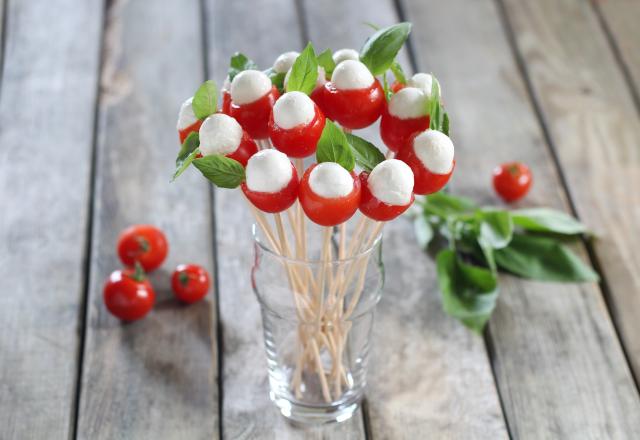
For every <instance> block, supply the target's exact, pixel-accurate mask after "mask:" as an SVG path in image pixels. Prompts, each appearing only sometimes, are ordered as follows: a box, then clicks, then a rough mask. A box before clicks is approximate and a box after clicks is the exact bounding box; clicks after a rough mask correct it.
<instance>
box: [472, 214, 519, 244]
mask: <svg viewBox="0 0 640 440" xmlns="http://www.w3.org/2000/svg"><path fill="white" fill-rule="evenodd" d="M478 216H479V220H480V228H479V229H480V230H479V233H480V237H482V239H483V240H484V241H485V242H486V243H487V244H488V245H489V246H491V247H492V248H493V249H502V248H503V247H506V246H507V245H508V244H509V242H510V241H511V237H512V236H513V220H512V219H511V215H510V214H509V212H507V211H498V210H495V211H494V210H491V211H482V212H480V213H479V214H478Z"/></svg>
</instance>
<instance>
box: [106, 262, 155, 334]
mask: <svg viewBox="0 0 640 440" xmlns="http://www.w3.org/2000/svg"><path fill="white" fill-rule="evenodd" d="M102 296H103V299H104V304H105V306H107V309H108V310H109V312H111V314H112V315H114V316H115V317H117V318H120V319H122V320H123V321H135V320H136V319H140V318H142V317H144V316H145V315H146V314H147V313H149V311H150V310H151V309H152V308H153V303H154V302H155V299H156V295H155V292H154V291H153V287H152V286H151V283H150V282H149V280H147V279H146V278H145V276H144V273H143V272H142V271H134V270H133V269H125V270H116V271H115V272H113V273H111V275H109V278H108V279H107V281H106V283H105V284H104V289H103V291H102Z"/></svg>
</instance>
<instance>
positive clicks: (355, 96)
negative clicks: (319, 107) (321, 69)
mask: <svg viewBox="0 0 640 440" xmlns="http://www.w3.org/2000/svg"><path fill="white" fill-rule="evenodd" d="M323 101H324V107H325V110H326V112H325V113H326V115H327V117H328V118H329V119H331V120H333V121H337V122H339V123H340V125H342V126H343V127H345V128H348V129H350V130H355V129H358V128H365V127H368V126H369V125H371V124H373V123H374V122H375V121H376V119H378V118H379V117H380V113H381V112H382V106H383V105H384V102H385V98H384V91H383V90H382V87H381V86H380V83H379V82H378V80H377V79H376V80H375V81H374V82H373V84H372V85H371V87H369V88H368V89H355V90H341V89H337V88H336V87H335V86H334V85H333V84H332V83H331V82H327V83H326V84H325V85H324V97H323Z"/></svg>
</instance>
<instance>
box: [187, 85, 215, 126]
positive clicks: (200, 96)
mask: <svg viewBox="0 0 640 440" xmlns="http://www.w3.org/2000/svg"><path fill="white" fill-rule="evenodd" d="M191 105H192V106H193V113H194V114H195V115H196V118H198V119H200V120H202V119H205V118H206V117H207V116H210V115H212V114H214V113H215V112H216V111H217V110H218V87H216V83H215V82H214V81H212V80H208V81H205V82H204V84H202V85H201V86H200V87H199V88H198V90H196V93H195V94H194V95H193V102H192V103H191Z"/></svg>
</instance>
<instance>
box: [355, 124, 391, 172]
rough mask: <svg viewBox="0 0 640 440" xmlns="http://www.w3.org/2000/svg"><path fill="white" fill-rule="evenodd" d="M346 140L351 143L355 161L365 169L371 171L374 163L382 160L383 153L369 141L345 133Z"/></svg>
mask: <svg viewBox="0 0 640 440" xmlns="http://www.w3.org/2000/svg"><path fill="white" fill-rule="evenodd" d="M345 136H346V138H347V142H348V143H349V145H351V149H352V150H353V154H354V156H355V160H356V163H357V164H358V166H359V167H360V168H362V169H363V170H365V171H369V172H371V170H373V169H374V168H375V167H376V165H378V164H379V163H380V162H382V161H384V154H382V151H380V150H379V149H377V148H376V146H375V145H373V144H372V143H371V142H369V141H367V140H365V139H362V138H361V137H360V136H356V135H355V134H351V133H345Z"/></svg>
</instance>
